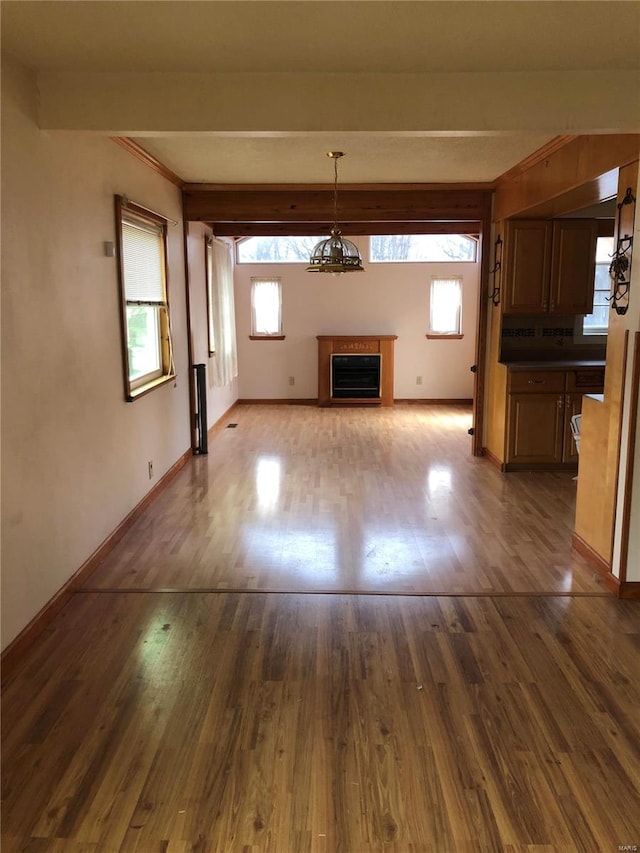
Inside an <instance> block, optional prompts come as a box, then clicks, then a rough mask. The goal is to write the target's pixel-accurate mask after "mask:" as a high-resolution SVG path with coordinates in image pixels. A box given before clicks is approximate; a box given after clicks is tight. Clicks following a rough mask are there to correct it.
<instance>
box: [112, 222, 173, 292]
mask: <svg viewBox="0 0 640 853" xmlns="http://www.w3.org/2000/svg"><path fill="white" fill-rule="evenodd" d="M122 254H123V260H124V269H125V276H124V289H125V298H126V300H127V304H132V303H133V304H137V305H140V304H144V305H164V304H165V302H166V298H165V286H164V244H163V239H162V229H161V228H160V227H158V228H156V227H155V226H154V225H152V224H151V223H149V224H146V223H145V224H142V223H140V222H139V221H137V220H135V219H129V218H125V217H124V216H123V218H122Z"/></svg>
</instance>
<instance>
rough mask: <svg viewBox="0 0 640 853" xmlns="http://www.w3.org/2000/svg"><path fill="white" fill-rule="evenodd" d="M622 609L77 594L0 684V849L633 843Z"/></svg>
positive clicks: (350, 850) (484, 601) (639, 772)
mask: <svg viewBox="0 0 640 853" xmlns="http://www.w3.org/2000/svg"><path fill="white" fill-rule="evenodd" d="M638 605H639V603H638V602H633V601H618V600H616V599H614V598H612V597H604V596H602V597H581V596H578V597H573V598H568V597H540V596H537V597H531V598H526V597H522V596H504V597H479V596H476V597H471V598H466V599H465V598H430V597H401V596H342V595H312V596H310V595H303V594H282V593H281V594H264V593H252V594H247V593H209V594H200V593H195V594H194V593H192V594H188V593H165V594H162V593H146V594H145V593H129V594H123V593H81V594H79V595H77V596H75V598H74V599H73V601H72V602H71V604H70V605H69V607H67V608H66V610H65V611H64V612H63V614H61V616H60V617H59V618H58V620H57V622H56V624H55V626H54V627H52V628H51V630H49V632H48V634H47V636H46V637H44V639H43V641H42V642H41V643H40V645H39V647H38V649H37V650H34V652H33V653H32V654H31V655H30V656H29V661H28V665H27V666H25V667H24V668H23V670H22V671H21V672H20V674H19V675H17V676H16V677H15V679H14V680H13V682H12V683H11V684H10V685H9V687H8V689H7V690H6V691H5V696H4V702H5V709H4V715H3V829H2V831H3V844H2V850H3V853H14V851H23V850H24V851H27V850H28V851H47V853H49V851H64V853H69V851H73V853H79V851H83V852H84V851H104V853H111V851H113V853H115V851H126V853H129V851H131V853H133V852H134V851H135V852H136V853H138V851H141V853H154V851H168V853H175V851H180V853H182V852H183V851H199V853H213V852H214V851H215V853H236V851H237V853H247V851H260V853H262V851H273V853H316V851H318V853H336V852H337V851H345V853H371V851H393V853H405V852H406V853H410V851H421V852H422V851H424V853H427V851H428V853H448V851H451V853H472V851H473V853H475V851H491V853H493V851H513V853H515V851H546V853H552V851H560V853H566V851H585V853H596V852H597V851H598V853H599V851H608V850H612V851H615V850H617V849H618V847H617V845H619V844H620V845H622V844H637V843H638V842H640V810H638V802H639V798H640V725H639V715H638V707H640V682H639V679H638V674H639V673H638V647H639V644H640V622H639V619H638V615H639V613H640V608H639V606H638Z"/></svg>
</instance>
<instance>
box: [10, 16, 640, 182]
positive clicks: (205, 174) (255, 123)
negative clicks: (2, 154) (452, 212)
mask: <svg viewBox="0 0 640 853" xmlns="http://www.w3.org/2000/svg"><path fill="white" fill-rule="evenodd" d="M0 10H1V15H2V49H3V54H4V55H6V56H9V57H12V58H14V59H15V60H17V61H18V62H20V63H21V64H23V65H25V66H27V67H28V68H30V69H32V70H33V71H34V72H37V73H38V75H39V78H38V79H39V85H40V88H41V96H42V103H43V112H42V115H43V116H44V118H43V125H42V126H43V127H45V128H46V129H50V130H52V131H55V130H56V129H61V130H62V129H69V130H74V131H78V130H80V131H81V130H87V131H89V130H91V131H92V132H103V133H105V134H109V135H126V136H129V137H131V138H134V139H136V140H137V142H138V143H139V144H140V145H141V146H142V147H143V148H144V149H145V150H147V151H148V152H149V153H150V154H152V155H154V156H155V157H156V158H157V159H159V160H160V161H161V162H162V163H163V164H164V165H165V166H166V167H168V168H169V169H171V170H172V171H173V172H174V173H175V174H176V175H178V176H179V177H180V178H181V179H183V180H185V181H190V182H213V183H317V182H320V183H326V182H329V181H331V180H332V178H333V172H332V167H331V164H330V162H329V161H328V160H327V158H326V157H325V153H326V152H327V151H328V150H342V151H345V152H346V154H347V156H346V157H345V158H344V159H343V160H341V161H340V180H341V181H344V182H353V183H359V182H366V183H374V182H381V181H382V182H409V183H424V182H426V183H431V182H491V181H493V180H495V179H496V178H497V177H498V176H499V175H501V174H502V173H504V172H505V171H507V170H508V169H510V168H511V167H513V166H514V165H515V164H517V163H518V162H520V161H521V160H522V159H523V158H525V157H527V156H528V155H529V154H531V153H532V152H533V151H535V150H537V149H539V148H540V147H541V146H543V145H545V144H546V143H548V142H549V141H550V140H551V139H553V138H554V137H555V136H557V135H559V134H568V133H581V132H615V131H616V130H619V129H620V128H619V127H616V126H611V125H612V121H611V119H609V118H608V117H607V119H606V121H607V122H608V123H607V124H605V126H603V127H593V122H594V119H593V115H597V114H598V112H599V110H598V108H599V107H600V106H602V107H603V110H604V107H605V106H607V105H608V104H609V102H608V101H607V104H605V103H604V99H602V97H601V96H600V95H598V97H600V98H601V101H603V103H602V104H599V103H598V102H597V99H596V101H595V102H593V92H594V91H597V92H600V90H598V89H597V86H598V85H600V84H601V83H602V81H611V80H612V79H614V78H615V76H616V75H617V77H619V78H620V79H621V80H626V79H627V78H628V75H629V74H630V73H637V70H638V67H639V64H640V63H639V58H640V3H638V2H635V0H630V2H629V1H628V0H623V2H616V0H607V2H582V0H574V2H555V0H547V2H527V0H508V2H493V0H473V2H457V0H447V2H436V0H434V2H430V0H421V2H411V0H392V2H387V0H340V1H339V2H334V1H333V0H320V2H318V0H308V2H307V0H288V1H287V2H277V1H275V0H274V2H271V0H221V2H218V0H201V1H200V0H199V2H191V0H167V2H155V0H141V2H137V0H110V2H102V0H90V2H84V0H51V2H24V0H3V2H2V4H1V6H0ZM292 75H295V81H296V87H297V88H296V89H295V94H292V93H293V89H291V91H290V92H288V95H287V98H284V96H283V95H282V91H281V86H280V84H281V83H282V85H284V84H285V83H286V84H287V85H289V81H290V80H291V79H292ZM316 75H323V76H322V80H323V84H326V85H328V86H329V89H328V92H329V94H328V96H327V95H326V92H327V89H326V86H325V88H324V89H314V88H313V85H312V84H313V83H314V81H315V80H316ZM612 75H614V76H612ZM150 80H152V81H159V82H162V84H163V88H164V90H165V92H166V94H165V96H164V98H165V100H164V103H160V104H158V105H157V107H156V109H155V112H153V113H151V112H149V113H148V114H147V113H146V112H145V109H146V107H147V104H146V103H145V102H144V99H143V98H139V102H138V105H137V107H138V108H137V109H136V105H135V104H133V105H132V104H128V103H127V105H128V106H129V107H130V109H129V111H128V112H127V113H126V118H124V117H123V118H122V120H121V121H119V120H118V116H117V107H118V100H120V101H121V102H122V106H123V107H124V106H125V102H128V100H130V99H131V97H132V95H133V94H134V93H135V89H136V84H138V83H141V82H144V84H145V85H147V84H148V83H149V81H150ZM173 81H177V82H176V87H177V85H178V82H179V83H180V85H181V86H182V87H183V88H182V89H179V88H175V87H173ZM307 82H308V83H309V89H308V92H309V93H310V94H309V95H308V97H307V96H305V85H306V83H307ZM227 84H228V85H227ZM108 86H113V87H115V88H114V91H116V92H117V93H119V94H118V96H117V97H115V96H114V97H113V98H112V101H109V90H108ZM430 86H432V87H433V91H432V92H431V94H432V101H430V102H429V101H428V100H427V101H426V102H425V103H424V104H423V103H422V102H420V104H419V103H418V99H416V96H415V93H416V92H422V91H423V90H427V89H429V88H430ZM440 86H442V87H443V88H442V89H441V90H440V89H439V88H438V87H440ZM510 86H511V87H512V88H511V91H512V93H515V94H513V95H512V100H511V102H509V100H508V98H507V95H506V93H508V92H509V87H510ZM545 86H546V89H545ZM563 86H565V87H566V89H563V88H562V87H563ZM580 86H582V87H583V88H582V90H581V89H580ZM56 87H57V88H56ZM64 87H67V88H66V89H65V88H64ZM91 87H94V88H91ZM95 87H97V88H95ZM100 87H102V88H100ZM185 87H190V89H191V90H192V91H193V92H195V93H196V94H193V97H192V98H191V100H190V103H189V105H188V106H189V108H190V109H192V110H193V113H191V114H190V113H189V112H188V110H187V108H186V107H185V108H184V109H181V108H182V106H183V103H182V102H183V100H184V98H182V97H181V96H180V92H184V91H186V89H185ZM198 87H199V88H198ZM478 87H479V88H478ZM514 87H515V88H514ZM559 90H562V92H561V94H562V97H564V101H562V99H560V101H559V104H560V107H563V104H564V105H565V106H566V108H565V109H561V110H560V112H558V111H556V112H555V113H553V112H552V111H551V112H549V114H548V117H545V101H546V100H549V102H551V101H553V100H554V99H556V100H557V99H558V94H557V93H558V91H559ZM633 90H634V88H633V85H632V86H631V88H630V89H629V88H626V89H625V93H626V94H625V95H624V98H623V100H624V99H626V100H627V102H633V100H634V99H633V96H632V91H633ZM52 91H53V94H54V96H55V95H56V94H57V95H58V101H57V104H58V106H57V108H55V109H54V108H52V109H50V110H49V111H47V103H48V98H49V97H50V93H51V92H52ZM318 91H322V92H323V93H324V94H323V96H322V97H319V96H317V95H315V98H314V94H313V93H315V92H318ZM351 91H353V92H354V93H357V94H354V96H353V98H352V99H351V100H350V92H351ZM439 91H442V92H447V95H446V99H447V101H448V103H447V104H444V105H443V104H442V103H440V102H439V101H438V99H437V93H438V92H439ZM476 91H478V92H479V93H481V95H479V96H478V97H480V96H481V97H483V98H484V99H485V101H484V102H483V104H481V105H480V107H481V108H476V109H475V111H474V110H473V109H471V108H472V107H473V106H474V104H473V102H474V100H477V98H476V96H475V95H474V93H475V92H476ZM74 92H75V94H76V95H77V99H78V100H79V101H80V102H81V105H82V108H83V109H85V110H86V117H85V116H84V115H83V114H82V110H81V109H79V110H76V113H74V114H73V115H71V113H68V114H65V112H64V109H63V108H61V107H60V104H62V107H64V106H65V104H68V103H71V101H72V100H73V99H72V94H73V93H74ZM207 92H208V93H209V96H207V95H206V94H203V93H207ZM225 92H228V93H230V94H229V95H228V96H225ZM377 92H379V93H380V96H379V101H378V98H377V95H376V93H377ZM519 92H526V93H529V96H530V100H529V102H526V100H525V102H524V103H523V98H522V97H519V96H518V93H519ZM60 93H61V94H60ZM92 93H96V94H92ZM443 97H444V96H443ZM590 97H592V101H591V102H590V100H589V98H590ZM83 98H84V101H82V99H83ZM610 100H611V101H614V100H615V99H613V98H611V99H610ZM636 100H637V99H636ZM54 101H55V97H54V98H53V99H52V103H53V102H54ZM229 101H233V103H232V104H229ZM394 102H395V103H397V104H398V105H399V107H398V110H397V116H396V114H395V111H394ZM414 102H415V103H416V115H417V118H416V120H415V121H412V120H411V119H410V118H408V117H410V116H411V113H412V109H411V108H412V104H413V103H414ZM583 102H584V108H585V110H587V108H588V109H590V110H591V112H590V113H589V116H588V117H587V114H586V112H585V115H584V117H583V115H582V113H581V110H582V108H583ZM110 103H111V108H109V104H110ZM429 103H431V104H435V107H434V108H432V109H429ZM485 105H486V109H485ZM54 106H55V105H54ZM243 107H244V112H243V116H242V121H241V122H239V121H238V120H235V119H234V118H233V117H231V116H232V113H231V112H229V116H230V117H229V118H228V119H226V118H225V120H224V121H223V120H222V119H221V120H220V121H219V122H218V123H217V124H216V116H217V115H225V116H226V112H225V111H229V110H231V109H232V108H234V109H235V110H236V113H238V112H242V110H243ZM436 107H437V108H436ZM476 107H477V105H476ZM56 109H57V112H56ZM91 109H92V110H93V113H90V110H91ZM161 109H162V110H164V113H161V112H160V110H161ZM635 109H636V112H637V104H636V106H635ZM100 110H102V111H103V112H104V114H105V116H107V115H108V116H109V119H108V120H109V121H110V125H109V126H107V125H106V123H107V118H105V119H104V121H105V126H104V127H103V126H101V125H100V120H99V118H96V116H97V114H98V112H99V111H100ZM421 110H422V112H421ZM447 110H448V112H447ZM196 111H197V115H196ZM467 111H468V114H469V119H468V121H467V120H466V119H465V116H466V115H467ZM604 111H606V110H604ZM472 112H473V113H474V114H473V116H472V115H471V113H472ZM632 112H633V110H632ZM485 113H486V114H487V115H488V116H490V117H489V118H487V121H486V122H483V120H482V116H483V115H484V114H485ZM165 114H166V115H167V117H169V116H177V118H175V120H174V119H173V118H172V119H171V120H169V118H167V122H166V123H165V122H164V120H158V116H159V115H165ZM345 114H348V116H347V117H348V120H345ZM390 115H391V116H392V119H388V116H390ZM430 115H434V116H435V118H434V120H433V122H432V121H430V120H429V116H430ZM447 115H448V116H449V118H447ZM511 115H514V116H515V117H516V118H515V119H514V121H510V118H509V117H510V116H511ZM559 115H560V116H561V119H559V118H558V116H559ZM51 116H53V118H51ZM123 116H124V113H123ZM132 116H133V118H132ZM137 116H139V117H140V118H139V120H137V118H136V117H137ZM282 116H291V117H292V120H291V121H289V120H287V119H286V118H285V119H282ZM425 116H426V118H425ZM529 116H530V117H531V119H530V120H529ZM270 117H271V119H272V120H270ZM452 117H453V118H452ZM49 119H50V121H49ZM48 121H49V123H48ZM225 122H226V123H225ZM604 122H605V119H604V118H603V123H604ZM240 125H242V127H240ZM294 127H295V129H294ZM203 128H204V129H203ZM622 130H623V132H629V130H630V129H629V128H627V127H625V128H622ZM634 130H636V128H634Z"/></svg>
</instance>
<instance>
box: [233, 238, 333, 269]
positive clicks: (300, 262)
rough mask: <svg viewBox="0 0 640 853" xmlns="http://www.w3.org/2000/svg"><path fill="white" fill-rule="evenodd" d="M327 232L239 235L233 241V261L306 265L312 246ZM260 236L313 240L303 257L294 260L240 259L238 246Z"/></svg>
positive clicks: (238, 264)
mask: <svg viewBox="0 0 640 853" xmlns="http://www.w3.org/2000/svg"><path fill="white" fill-rule="evenodd" d="M327 236H328V235H327V234H325V235H324V236H322V235H320V236H319V237H318V236H315V235H313V234H274V235H272V236H271V237H267V235H248V236H246V237H239V238H237V239H236V241H235V246H234V252H235V262H236V265H237V266H243V267H249V266H282V265H286V266H307V265H308V264H309V258H310V257H311V252H312V251H313V248H314V247H315V246H317V244H318V243H319V242H320V241H321V240H326V238H327ZM262 237H264V238H266V239H274V240H291V239H294V240H295V239H297V238H300V239H306V240H311V241H312V242H313V246H312V247H311V249H310V250H309V254H308V255H305V257H304V258H300V259H298V258H296V259H294V260H283V259H280V260H264V261H262V260H253V261H243V260H241V259H240V248H241V246H242V245H243V244H244V243H247V242H248V241H249V240H253V239H258V240H259V239H261V238H262ZM264 278H265V279H266V278H269V277H268V276H264Z"/></svg>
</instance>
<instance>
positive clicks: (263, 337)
mask: <svg viewBox="0 0 640 853" xmlns="http://www.w3.org/2000/svg"><path fill="white" fill-rule="evenodd" d="M284 338H285V336H284V335H249V340H250V341H283V340H284Z"/></svg>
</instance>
